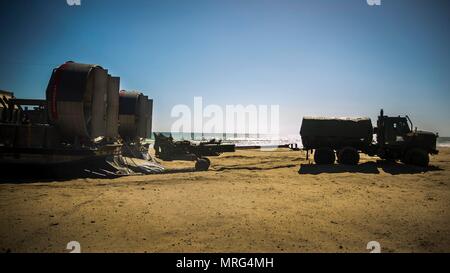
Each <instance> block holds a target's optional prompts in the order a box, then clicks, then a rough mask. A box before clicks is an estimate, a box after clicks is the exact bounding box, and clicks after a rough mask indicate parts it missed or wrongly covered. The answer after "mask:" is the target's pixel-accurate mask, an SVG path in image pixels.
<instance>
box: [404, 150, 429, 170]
mask: <svg viewBox="0 0 450 273" xmlns="http://www.w3.org/2000/svg"><path fill="white" fill-rule="evenodd" d="M404 161H405V162H407V163H408V164H411V165H416V166H420V167H427V166H428V164H429V163H430V156H429V155H428V153H427V152H426V151H425V150H423V149H420V148H413V149H411V150H409V151H408V152H406V155H405V159H404Z"/></svg>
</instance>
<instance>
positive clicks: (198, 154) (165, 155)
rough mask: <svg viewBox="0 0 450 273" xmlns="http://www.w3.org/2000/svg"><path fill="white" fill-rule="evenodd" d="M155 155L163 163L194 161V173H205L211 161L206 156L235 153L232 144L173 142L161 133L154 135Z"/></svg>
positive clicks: (170, 137) (169, 137)
mask: <svg viewBox="0 0 450 273" xmlns="http://www.w3.org/2000/svg"><path fill="white" fill-rule="evenodd" d="M154 136H155V144H154V149H155V155H156V157H157V158H159V159H162V160H164V161H172V160H185V161H196V163H195V170H196V171H207V170H208V169H209V166H210V165H211V161H210V160H209V159H208V158H207V156H219V155H220V154H222V153H232V152H234V151H235V148H236V147H235V145H234V144H223V143H222V142H221V141H220V140H215V139H212V140H210V141H204V142H200V143H199V144H195V143H192V142H190V141H188V140H180V141H174V139H173V138H172V136H171V135H170V136H165V135H163V134H161V133H154Z"/></svg>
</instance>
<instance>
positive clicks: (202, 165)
mask: <svg viewBox="0 0 450 273" xmlns="http://www.w3.org/2000/svg"><path fill="white" fill-rule="evenodd" d="M209 165H210V163H209V161H208V160H206V159H204V158H199V159H198V160H197V162H195V170H196V171H198V172H204V171H207V170H208V169H209Z"/></svg>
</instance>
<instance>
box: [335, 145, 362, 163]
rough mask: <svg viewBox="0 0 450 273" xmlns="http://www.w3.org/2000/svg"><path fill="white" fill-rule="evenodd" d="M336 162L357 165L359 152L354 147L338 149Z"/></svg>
mask: <svg viewBox="0 0 450 273" xmlns="http://www.w3.org/2000/svg"><path fill="white" fill-rule="evenodd" d="M338 162H339V163H340V164H345V165H358V163H359V153H358V151H357V150H356V149H355V148H352V147H345V148H344V149H342V150H340V151H339V154H338Z"/></svg>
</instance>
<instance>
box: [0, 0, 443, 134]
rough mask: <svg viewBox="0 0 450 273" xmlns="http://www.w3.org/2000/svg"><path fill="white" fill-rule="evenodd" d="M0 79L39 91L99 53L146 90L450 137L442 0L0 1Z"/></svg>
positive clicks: (288, 115) (158, 122) (164, 101)
mask: <svg viewBox="0 0 450 273" xmlns="http://www.w3.org/2000/svg"><path fill="white" fill-rule="evenodd" d="M0 3H1V4H0V30H1V34H2V35H1V36H2V39H1V42H0V89H6V90H11V91H14V92H15V93H16V96H19V97H25V98H42V97H43V96H44V93H45V88H46V85H47V82H48V79H49V77H50V73H51V70H52V68H53V67H55V66H57V65H59V64H61V63H63V62H65V61H67V60H73V61H77V62H85V63H97V64H100V65H102V66H103V67H105V68H107V69H109V70H110V72H111V73H113V74H114V75H118V76H120V77H121V88H122V89H127V90H141V91H143V92H144V93H145V94H147V95H149V96H151V97H152V98H153V99H154V100H155V113H154V125H155V129H156V130H162V131H166V130H169V129H170V126H171V123H172V121H174V120H173V119H171V118H170V111H171V109H172V107H173V106H174V105H176V104H188V105H192V104H193V98H194V96H202V97H203V99H204V104H218V105H225V104H244V105H246V104H257V105H258V104H268V105H271V104H279V105H280V115H281V132H282V133H283V134H298V131H299V127H300V123H301V118H302V117H303V116H304V115H330V116H369V117H372V118H373V119H375V118H376V116H377V114H378V112H379V109H380V108H384V109H385V112H386V113H387V114H392V115H400V114H409V115H410V116H411V118H412V119H413V122H415V125H417V126H418V127H419V128H421V129H425V130H431V131H439V132H440V134H441V135H442V136H444V135H447V136H450V107H449V106H448V105H449V99H450V1H447V0H443V1H426V0H382V5H381V6H369V5H367V4H366V1H365V0H341V1H336V0H292V1H284V0H278V1H275V0H270V1H266V0H239V1H238V0H227V1H225V0H209V1H198V0H184V1H181V0H178V1H171V0H164V1H152V0H150V1H149V0H134V1H133V0H128V1H125V0H82V5H81V6H79V7H70V6H68V5H67V4H66V1H65V0H48V1H46V0H10V1H8V0H0Z"/></svg>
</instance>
